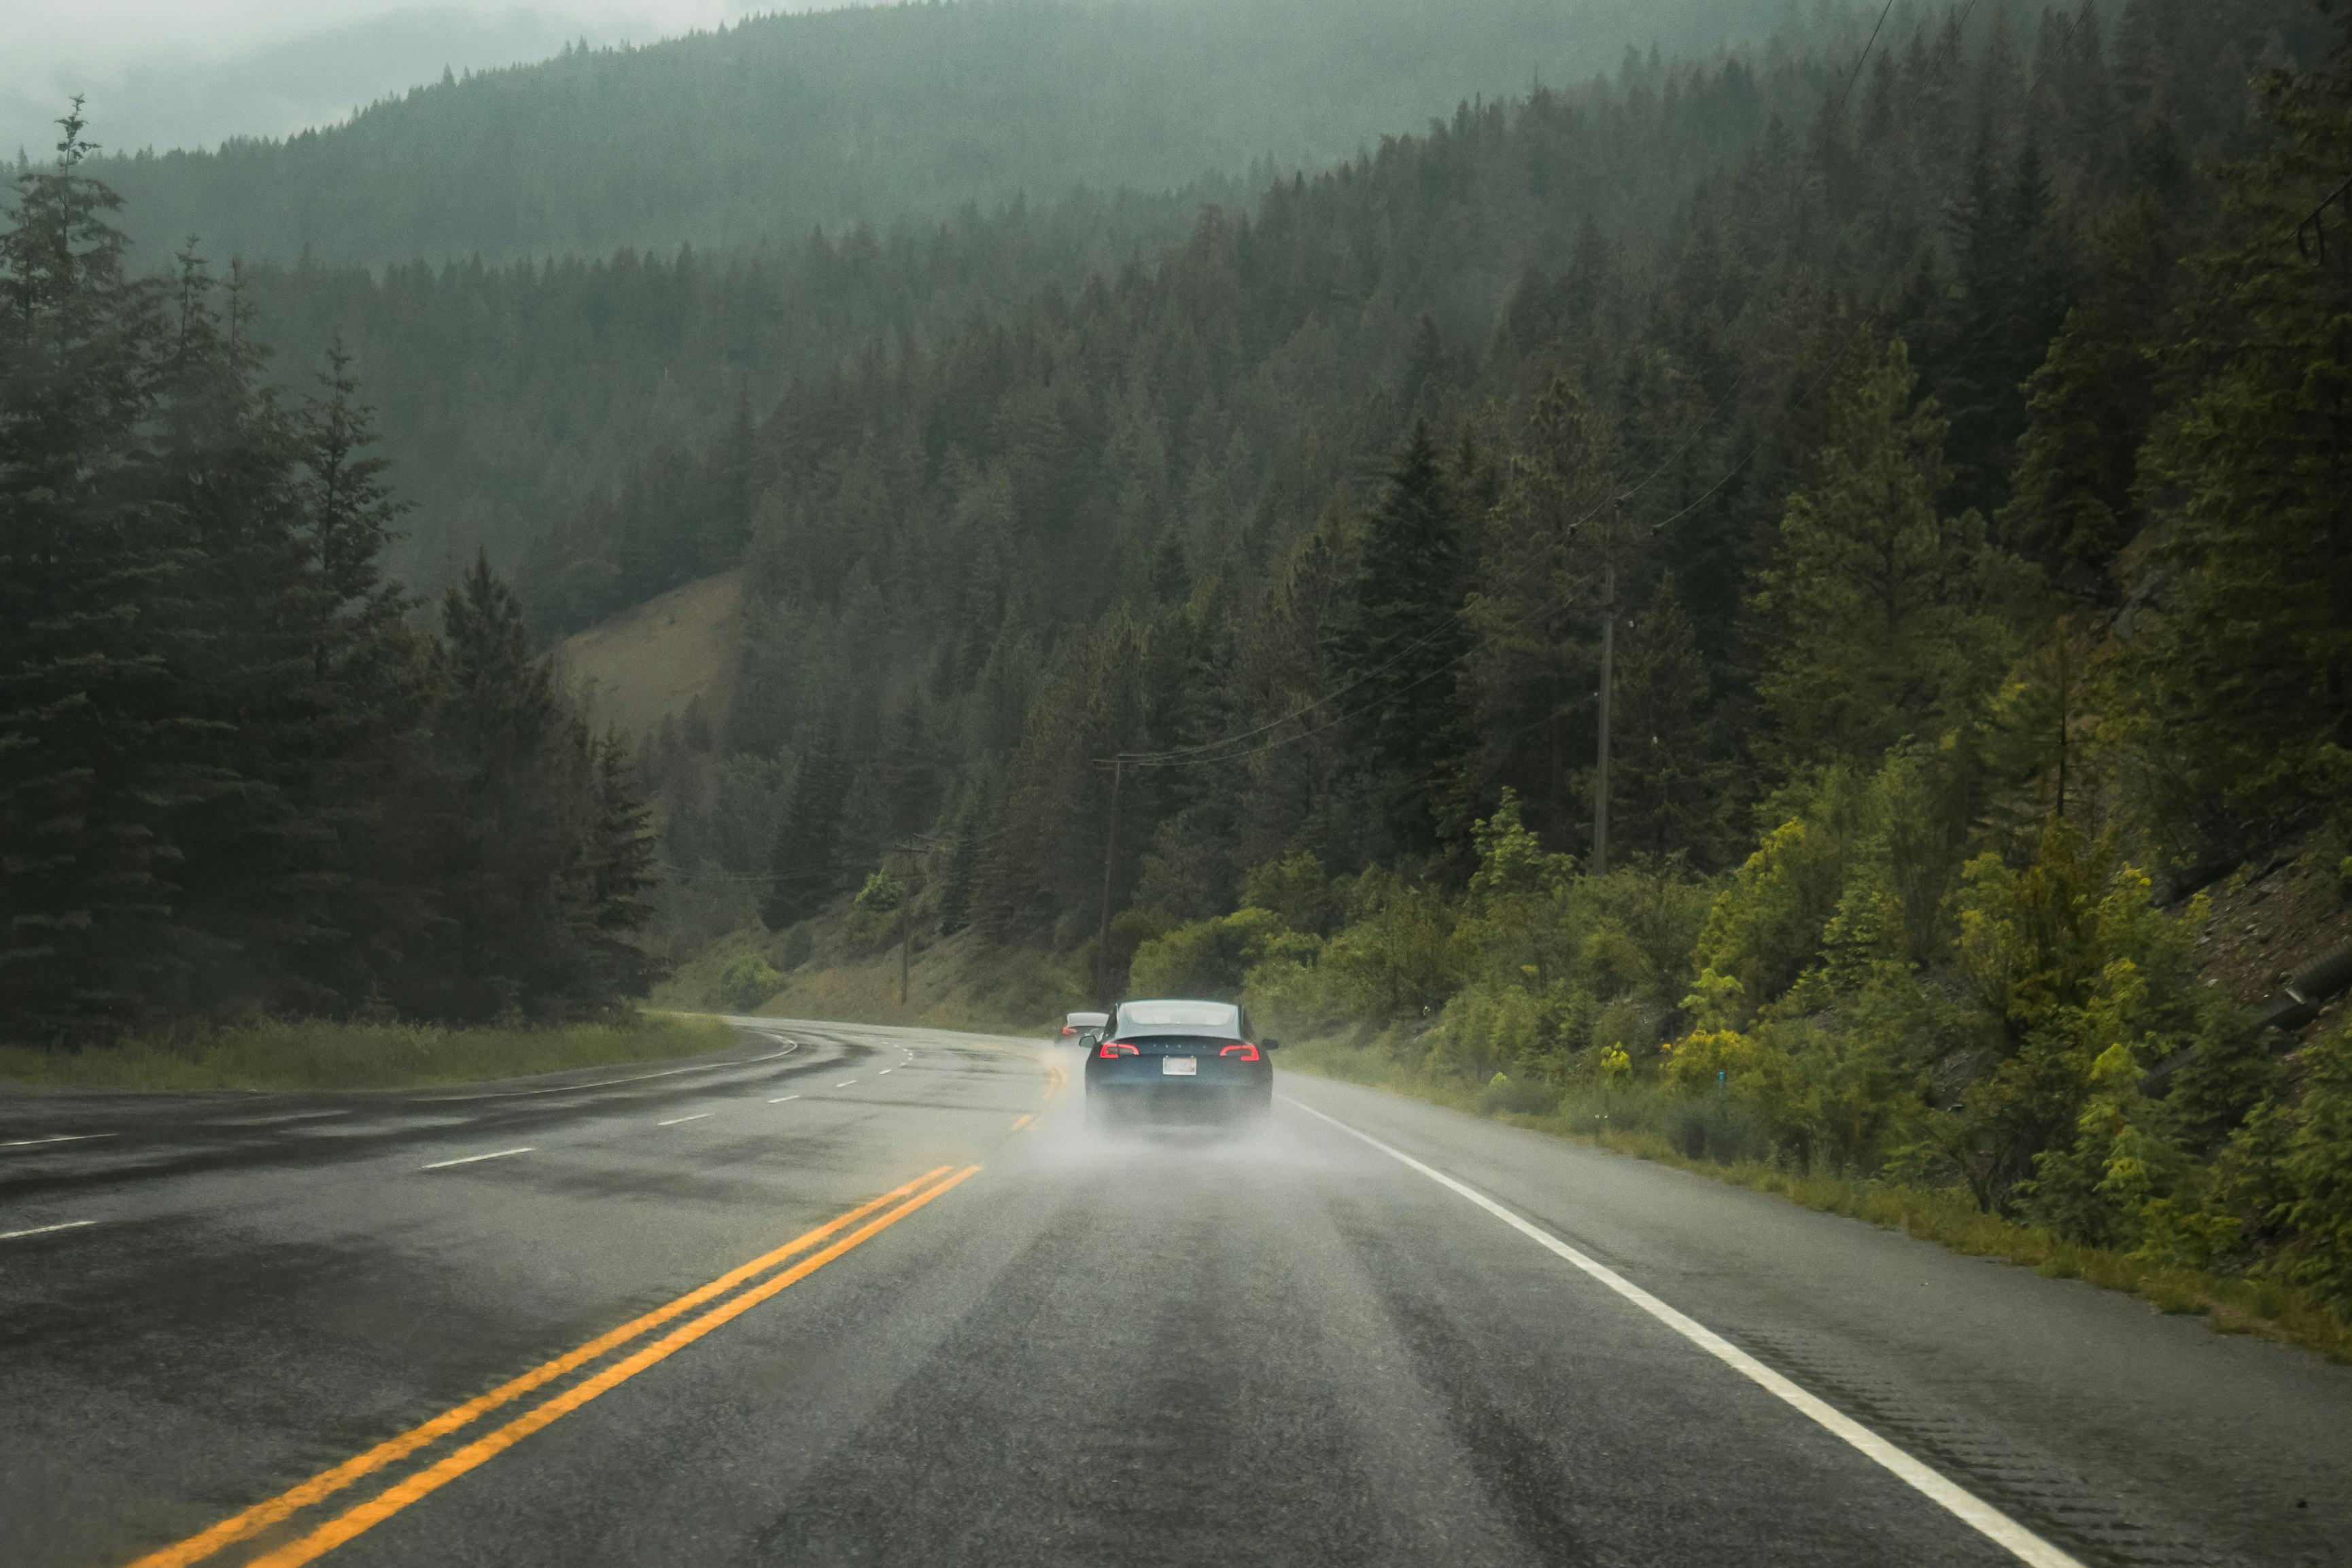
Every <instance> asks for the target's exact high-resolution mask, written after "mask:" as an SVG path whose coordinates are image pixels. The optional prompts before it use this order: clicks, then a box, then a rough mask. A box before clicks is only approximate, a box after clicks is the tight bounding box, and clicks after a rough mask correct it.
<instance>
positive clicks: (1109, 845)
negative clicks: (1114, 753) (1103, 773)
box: [1095, 757, 1125, 1002]
mask: <svg viewBox="0 0 2352 1568" xmlns="http://www.w3.org/2000/svg"><path fill="white" fill-rule="evenodd" d="M1124 766H1125V763H1124V759H1122V758H1117V757H1114V758H1111V759H1110V831H1108V833H1106V834H1105V835H1104V836H1103V896H1102V929H1101V930H1100V932H1098V933H1097V936H1096V937H1095V990H1096V993H1097V996H1098V997H1099V998H1100V999H1102V1000H1103V1001H1106V1002H1108V1001H1109V1000H1110V999H1111V997H1110V868H1111V862H1112V861H1113V860H1114V859H1115V858H1116V857H1117V855H1118V785H1119V775H1120V773H1121V771H1122V770H1123V768H1124Z"/></svg>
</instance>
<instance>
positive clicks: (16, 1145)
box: [0, 1133, 120, 1236]
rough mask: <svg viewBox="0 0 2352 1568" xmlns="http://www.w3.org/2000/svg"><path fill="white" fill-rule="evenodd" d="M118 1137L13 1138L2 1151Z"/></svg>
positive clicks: (1, 1146) (26, 1233) (57, 1135)
mask: <svg viewBox="0 0 2352 1568" xmlns="http://www.w3.org/2000/svg"><path fill="white" fill-rule="evenodd" d="M117 1136H120V1134H115V1133H52V1134H49V1135H48V1136H47V1137H46V1138H12V1139H10V1140H9V1141H8V1142H7V1143H5V1144H0V1149H29V1148H33V1147H36V1146H37V1145H41V1144H86V1143H88V1142H89V1141H90V1140H91V1139H92V1138H112V1137H117ZM87 1223H89V1224H91V1225H95V1224H97V1223H98V1221H96V1220H94V1219H93V1220H89V1221H88V1222H87ZM16 1234H17V1235H20V1236H30V1235H32V1234H33V1232H31V1231H29V1230H24V1231H18V1232H16Z"/></svg>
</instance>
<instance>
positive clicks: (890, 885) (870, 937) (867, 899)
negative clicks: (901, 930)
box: [849, 871, 907, 948]
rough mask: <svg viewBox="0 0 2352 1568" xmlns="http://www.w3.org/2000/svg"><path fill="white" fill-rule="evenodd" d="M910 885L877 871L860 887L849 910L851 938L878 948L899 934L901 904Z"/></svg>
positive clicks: (862, 945) (860, 944) (867, 946)
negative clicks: (899, 908) (899, 907)
mask: <svg viewBox="0 0 2352 1568" xmlns="http://www.w3.org/2000/svg"><path fill="white" fill-rule="evenodd" d="M906 898H907V884H906V883H903V882H900V881H899V880H898V878H897V877H895V876H892V875H891V874H890V873H888V872H887V871H877V872H876V873H874V874H873V875H871V876H869V877H867V878H866V885H865V886H864V887H861V888H859V889H858V890H857V899H856V902H855V903H854V904H851V905H850V909H849V940H850V941H851V943H852V944H854V945H855V946H858V947H861V948H873V947H879V946H883V945H884V944H885V943H887V942H891V941H895V940H896V939H897V938H898V905H899V904H903V903H904V902H906Z"/></svg>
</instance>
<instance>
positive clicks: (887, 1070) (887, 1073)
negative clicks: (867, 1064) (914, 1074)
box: [874, 1067, 897, 1078]
mask: <svg viewBox="0 0 2352 1568" xmlns="http://www.w3.org/2000/svg"><path fill="white" fill-rule="evenodd" d="M894 1071H897V1069H896V1068H890V1067H886V1068H884V1069H883V1070H882V1071H879V1072H877V1073H876V1074H875V1075H874V1076H875V1077H877V1078H887V1077H889V1076H890V1074H891V1073H892V1072H894Z"/></svg>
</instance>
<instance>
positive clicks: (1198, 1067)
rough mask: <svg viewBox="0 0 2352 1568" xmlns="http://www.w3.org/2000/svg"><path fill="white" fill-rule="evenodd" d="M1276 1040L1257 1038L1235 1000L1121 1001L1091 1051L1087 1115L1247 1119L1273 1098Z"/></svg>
mask: <svg viewBox="0 0 2352 1568" xmlns="http://www.w3.org/2000/svg"><path fill="white" fill-rule="evenodd" d="M1275 1046H1276V1041H1274V1040H1254V1039H1253V1038H1251V1033H1250V1026H1249V1018H1248V1015H1247V1014H1245V1013H1244V1012H1243V1011H1242V1009H1240V1008H1238V1007H1236V1006H1234V1004H1233V1003H1231V1002H1205V1001H1195V1000H1190V999H1184V998H1162V999H1159V1000H1154V1001H1139V1002H1121V1003H1119V1004H1118V1011H1117V1012H1116V1013H1115V1014H1113V1015H1112V1019H1111V1027H1110V1031H1109V1033H1108V1035H1107V1036H1106V1037H1105V1038H1104V1040H1103V1041H1102V1043H1101V1044H1099V1045H1097V1046H1096V1047H1095V1048H1094V1050H1092V1051H1088V1052H1087V1120H1088V1121H1089V1122H1091V1123H1093V1124H1096V1125H1097V1126H1100V1125H1106V1124H1111V1123H1116V1122H1121V1121H1151V1122H1211V1121H1227V1122H1230V1121H1246V1120H1253V1119H1255V1118H1259V1117H1263V1116H1264V1115H1265V1113H1267V1111H1268V1110H1269V1109H1270V1108H1271V1107H1272V1105H1273V1103H1274V1064H1273V1063H1272V1062H1271V1061H1267V1060H1266V1052H1268V1051H1272V1050H1274V1048H1275Z"/></svg>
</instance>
